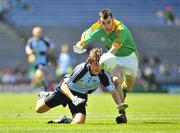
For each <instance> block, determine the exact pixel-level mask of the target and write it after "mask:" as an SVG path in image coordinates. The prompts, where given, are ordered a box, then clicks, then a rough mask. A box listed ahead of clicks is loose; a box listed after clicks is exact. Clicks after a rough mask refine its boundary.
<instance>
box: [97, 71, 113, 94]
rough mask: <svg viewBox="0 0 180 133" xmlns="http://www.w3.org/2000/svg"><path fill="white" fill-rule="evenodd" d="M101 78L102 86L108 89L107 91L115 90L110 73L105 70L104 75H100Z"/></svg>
mask: <svg viewBox="0 0 180 133" xmlns="http://www.w3.org/2000/svg"><path fill="white" fill-rule="evenodd" d="M99 78H100V81H101V84H102V85H103V86H104V87H105V88H106V90H108V91H112V90H113V89H114V88H115V85H114V83H113V82H112V79H111V76H110V74H109V72H107V71H104V70H103V71H102V74H100V75H99Z"/></svg>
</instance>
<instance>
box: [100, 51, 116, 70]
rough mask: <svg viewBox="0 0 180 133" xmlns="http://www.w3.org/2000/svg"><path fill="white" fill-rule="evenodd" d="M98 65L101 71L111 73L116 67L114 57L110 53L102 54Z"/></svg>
mask: <svg viewBox="0 0 180 133" xmlns="http://www.w3.org/2000/svg"><path fill="white" fill-rule="evenodd" d="M99 64H100V65H101V68H102V69H104V70H107V71H112V70H113V69H114V68H115V67H116V65H117V61H116V56H115V55H113V54H111V53H104V54H103V55H102V56H101V58H100V60H99Z"/></svg>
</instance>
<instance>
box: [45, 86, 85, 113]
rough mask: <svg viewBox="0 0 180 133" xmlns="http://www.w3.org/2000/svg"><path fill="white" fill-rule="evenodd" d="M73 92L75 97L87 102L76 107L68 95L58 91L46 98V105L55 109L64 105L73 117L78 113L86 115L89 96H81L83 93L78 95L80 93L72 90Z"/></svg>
mask: <svg viewBox="0 0 180 133" xmlns="http://www.w3.org/2000/svg"><path fill="white" fill-rule="evenodd" d="M71 92H72V93H73V94H74V95H75V96H78V97H80V98H84V99H85V100H86V101H85V102H84V103H82V104H79V105H78V106H75V105H74V104H73V103H72V101H71V100H70V99H69V98H68V97H67V96H66V95H64V94H63V93H62V92H61V91H59V90H58V89H56V90H55V91H54V92H53V93H52V94H51V95H49V96H48V97H46V99H45V103H46V105H47V106H48V107H49V108H53V107H56V106H58V105H62V106H64V107H66V105H68V106H69V109H70V111H71V114H72V115H74V114H76V113H82V114H84V115H86V102H87V94H81V93H78V92H75V91H72V90H71Z"/></svg>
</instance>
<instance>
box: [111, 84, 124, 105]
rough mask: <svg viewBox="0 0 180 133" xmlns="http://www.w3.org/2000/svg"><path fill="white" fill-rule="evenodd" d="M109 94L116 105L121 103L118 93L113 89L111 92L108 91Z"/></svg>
mask: <svg viewBox="0 0 180 133" xmlns="http://www.w3.org/2000/svg"><path fill="white" fill-rule="evenodd" d="M110 92H111V95H112V97H113V99H114V102H115V103H116V104H117V105H120V104H121V103H122V101H121V98H120V96H119V92H118V91H117V90H116V89H115V88H114V89H113V90H111V91H110Z"/></svg>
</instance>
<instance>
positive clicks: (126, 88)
mask: <svg viewBox="0 0 180 133" xmlns="http://www.w3.org/2000/svg"><path fill="white" fill-rule="evenodd" d="M132 86H133V85H132V84H126V83H123V84H122V87H121V88H123V89H125V90H127V91H128V90H131V88H132Z"/></svg>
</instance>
